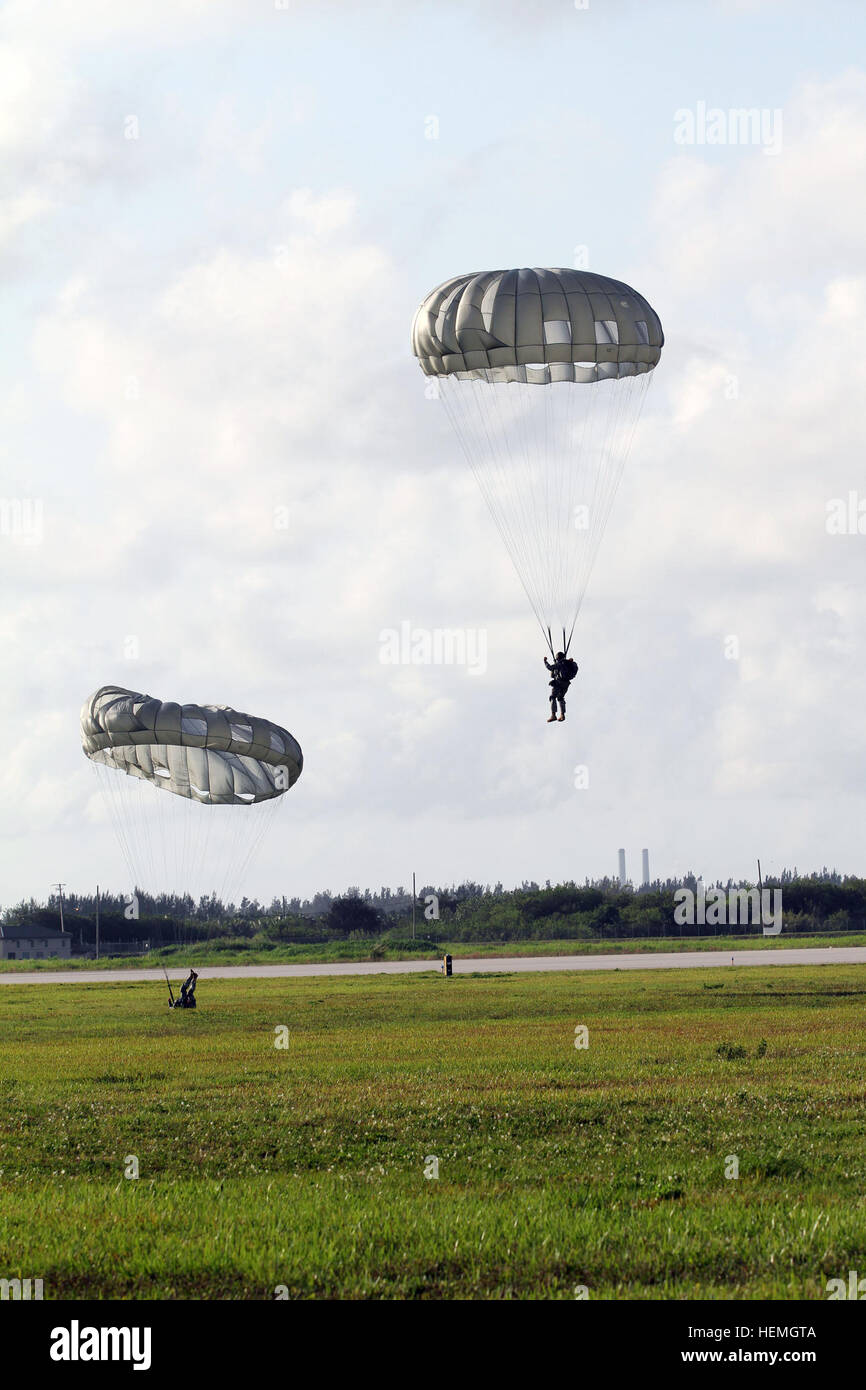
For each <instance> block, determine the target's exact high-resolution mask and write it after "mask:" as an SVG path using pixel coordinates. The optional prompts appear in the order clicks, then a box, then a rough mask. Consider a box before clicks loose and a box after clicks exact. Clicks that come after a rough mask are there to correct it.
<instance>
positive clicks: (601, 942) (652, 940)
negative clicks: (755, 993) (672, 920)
mask: <svg viewBox="0 0 866 1390" xmlns="http://www.w3.org/2000/svg"><path fill="white" fill-rule="evenodd" d="M792 946H796V947H802V948H805V947H814V946H823V947H827V946H836V947H838V946H866V935H864V934H863V933H862V932H848V933H832V934H831V933H830V932H826V933H823V934H822V933H816V934H814V935H812V936H793V935H786V934H785V933H784V932H783V933H781V934H780V935H779V936H763V935H762V934H760V933H758V934H757V935H755V936H686V937H681V936H661V937H660V936H651V937H614V938H610V937H606V938H604V939H595V940H592V941H575V940H574V939H573V938H570V939H567V940H564V941H556V940H553V941H455V942H447V941H443V942H442V943H441V944H440V945H436V946H434V945H431V944H430V943H429V942H423V941H418V942H417V943H416V944H414V945H413V944H412V943H410V942H408V941H407V942H401V943H399V944H396V943H395V942H394V941H392V940H389V939H388V938H387V937H385V938H383V939H382V940H381V941H357V940H354V941H353V940H347V941H328V942H321V943H318V944H316V945H300V944H291V943H281V944H278V945H275V946H274V947H273V948H272V949H266V948H262V947H257V946H255V945H253V944H250V946H249V948H248V949H242V950H223V949H220V948H219V947H217V946H216V945H215V944H214V943H212V942H199V943H197V944H196V945H194V946H171V947H167V948H165V949H164V950H161V951H151V952H149V953H148V954H146V955H136V956H104V957H103V958H102V959H101V960H99V961H94V960H87V959H85V958H83V957H80V956H77V957H75V958H74V959H72V960H39V961H35V960H19V961H5V960H4V961H0V973H4V972H7V971H8V972H12V973H15V972H22V973H26V972H28V971H30V970H38V971H51V970H123V969H129V970H140V969H142V968H144V967H146V966H155V965H156V966H158V965H162V964H165V965H170V966H172V967H173V968H180V969H186V968H188V966H190V965H195V966H201V965H278V964H280V963H281V962H284V961H285V962H292V961H293V962H295V963H296V964H298V965H301V964H306V963H310V964H312V963H314V962H317V961H320V962H328V961H366V960H437V961H438V960H441V959H442V957H443V956H444V955H445V954H446V953H447V954H450V955H452V956H454V957H455V958H458V959H461V960H467V959H476V960H483V959H485V958H487V957H490V956H493V957H496V958H499V957H507V956H610V955H621V954H627V955H633V954H636V953H640V952H644V951H652V952H662V953H664V952H668V951H764V950H775V949H782V950H788V949H789V948H790V947H792Z"/></svg>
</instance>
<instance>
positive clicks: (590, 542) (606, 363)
mask: <svg viewBox="0 0 866 1390" xmlns="http://www.w3.org/2000/svg"><path fill="white" fill-rule="evenodd" d="M663 344H664V334H663V332H662V326H661V322H660V320H659V317H658V315H657V314H656V312H655V310H654V309H653V308H652V306H651V305H650V304H649V303H648V302H647V300H646V299H644V298H643V296H642V295H640V294H638V293H637V291H636V290H633V289H632V288H631V287H630V286H629V285H626V284H623V282H622V281H620V280H612V279H610V278H609V277H608V276H606V275H595V274H591V273H590V272H588V271H583V270H565V269H560V270H539V269H535V270H528V269H524V270H491V271H481V272H476V273H473V274H471V275H459V276H456V277H454V278H453V279H451V280H446V281H445V283H444V284H442V285H440V286H439V287H438V288H437V289H435V290H433V291H432V293H431V294H429V295H428V296H427V298H426V299H425V300H424V301H423V303H422V304H421V307H420V308H419V310H418V312H417V314H416V315H415V321H414V324H413V327H412V348H413V351H414V353H415V355H416V357H417V358H418V361H419V364H420V366H421V370H422V371H423V372H424V374H425V375H426V376H428V377H434V378H436V385H435V390H434V388H432V387H431V392H432V393H433V394H435V395H436V396H437V397H438V398H439V399H441V400H442V402H443V404H444V406H445V409H446V411H447V414H448V416H449V419H450V421H451V424H452V425H453V427H454V429H455V432H456V434H457V437H458V440H459V442H460V445H461V447H462V449H463V452H464V454H465V456H466V459H467V462H468V463H469V465H470V467H471V468H472V470H473V472H474V474H475V476H476V479H477V480H478V483H479V485H480V487H481V491H482V493H483V495H484V498H485V500H486V502H487V505H488V507H489V509H490V511H491V513H492V515H493V519H494V521H495V522H496V525H497V527H498V529H499V532H500V534H501V536H502V539H503V541H504V543H505V545H506V548H507V550H508V553H509V554H510V556H511V559H512V562H513V564H514V567H515V569H516V570H517V573H518V575H519V577H520V580H521V582H522V584H523V587H524V589H525V590H526V594H527V597H528V598H529V601H530V603H531V605H532V608H533V610H534V612H535V615H536V617H537V618H538V621H539V623H540V625H541V628H542V631H543V632H544V634H545V638H546V640H547V643H548V645H549V646H550V648H551V650H553V645H554V637H553V633H556V634H557V636H556V638H555V641H556V642H557V643H558V642H559V636H558V634H559V632H560V631H561V632H562V635H563V642H564V643H565V647H566V650H567V647H568V643H569V641H570V639H571V634H572V632H573V630H574V624H575V622H576V620H577V615H578V613H579V611H580V606H581V602H582V600H583V596H584V592H585V590H586V586H587V583H588V581H589V575H590V572H591V570H592V566H593V563H594V561H595V557H596V554H597V552H598V548H599V545H600V544H601V538H602V535H603V533H604V529H605V526H606V523H607V519H608V515H609V513H610V508H611V506H612V503H613V499H614V496H615V493H616V489H617V485H618V483H619V479H620V476H621V473H622V469H623V466H624V464H625V459H626V455H627V453H628V449H629V445H630V443H631V438H632V435H633V433H634V429H635V427H636V424H637V420H638V417H639V415H640V410H641V406H642V404H643V399H644V395H645V393H646V388H647V385H648V382H649V380H650V378H651V374H652V371H653V368H654V367H655V366H656V364H657V362H658V361H659V358H660V356H661V349H662V346H663Z"/></svg>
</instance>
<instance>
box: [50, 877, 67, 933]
mask: <svg viewBox="0 0 866 1390" xmlns="http://www.w3.org/2000/svg"><path fill="white" fill-rule="evenodd" d="M64 886H65V885H64V884H62V883H52V885H51V887H52V888H56V889H57V891H58V892H59V894H60V930H61V932H65V930H66V928H65V927H64V925H63V889H64Z"/></svg>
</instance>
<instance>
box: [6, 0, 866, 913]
mask: <svg viewBox="0 0 866 1390" xmlns="http://www.w3.org/2000/svg"><path fill="white" fill-rule="evenodd" d="M864 53H866V11H864V9H863V7H862V5H860V4H859V3H858V0H825V3H823V4H822V5H820V6H816V5H814V4H812V3H796V0H793V2H792V0H788V3H785V4H782V3H772V0H751V2H750V0H739V2H736V0H718V2H717V3H711V0H706V3H701V4H694V3H691V2H690V3H686V0H651V2H650V3H646V0H641V2H640V3H638V2H637V0H634V3H631V2H630V0H589V4H588V5H587V6H586V7H585V8H584V7H583V5H582V4H575V3H574V0H545V3H544V4H543V5H534V6H526V5H518V4H516V3H510V2H505V3H503V0H475V3H465V0H461V3H459V4H458V3H456V2H455V3H451V0H436V3H435V4H426V3H420V0H409V3H406V0H400V3H398V2H397V0H394V3H392V4H388V3H381V4H377V3H373V2H372V0H370V3H366V4H361V5H348V4H346V3H341V2H340V0H332V3H328V4H322V3H316V4H313V3H309V4H305V3H301V2H300V0H277V3H276V4H275V3H274V0H207V3H205V2H204V0H151V3H149V4H148V5H138V6H135V5H117V4H116V3H114V0H75V3H74V4H73V3H58V4H56V5H54V6H52V7H51V15H50V22H48V21H47V18H46V12H45V10H44V7H42V6H41V5H39V4H37V3H35V0H9V3H7V4H6V6H5V8H4V10H3V12H2V15H0V169H2V175H0V177H2V197H0V277H2V303H3V313H2V327H0V351H2V374H0V411H2V421H3V428H2V432H0V501H2V509H0V569H2V588H0V642H2V646H0V713H2V717H3V727H4V729H5V730H6V748H5V756H4V757H3V759H2V761H0V788H2V800H0V815H2V822H3V823H2V828H0V854H2V866H0V903H3V904H9V903H10V902H14V901H16V900H17V899H19V898H21V897H22V896H28V897H29V896H30V895H34V896H36V897H44V896H45V895H46V894H47V892H48V891H49V888H50V885H51V883H52V882H54V881H56V880H58V879H62V880H65V881H66V882H67V883H68V884H69V885H70V887H72V888H75V889H79V890H82V891H86V890H88V889H90V888H91V887H92V886H93V885H94V884H95V883H96V882H97V881H99V882H100V883H102V884H104V885H108V886H111V887H113V888H115V889H120V888H123V887H125V886H126V881H127V878H128V873H127V870H126V868H125V865H124V862H123V860H122V858H121V856H120V853H119V849H118V846H117V843H116V840H115V837H114V834H113V830H112V825H111V822H110V818H109V816H108V814H107V812H106V809H105V807H104V805H103V803H102V800H101V799H100V797H99V795H98V789H97V788H95V785H94V781H95V779H94V777H93V776H92V771H91V769H90V768H89V766H88V764H87V762H86V760H85V759H84V758H83V756H82V753H81V749H80V743H79V737H78V714H79V709H80V706H81V703H82V700H83V698H84V697H85V696H86V695H87V694H88V693H89V692H91V691H92V690H94V689H95V688H96V687H98V686H100V685H103V684H108V683H116V684H118V685H122V686H127V687H131V688H133V689H135V690H143V691H147V692H149V693H151V694H154V695H157V696H158V697H159V698H161V699H174V700H179V701H181V702H183V701H199V702H202V703H210V702H213V703H226V704H231V705H233V706H235V707H236V708H240V709H242V710H249V711H252V712H253V713H258V714H262V715H265V716H268V717H270V718H272V719H274V720H276V721H277V722H279V723H282V724H285V725H286V726H287V727H288V728H290V729H291V730H292V731H293V733H294V734H295V735H296V736H297V738H298V739H299V741H300V742H301V744H302V746H303V749H304V753H305V757H306V767H305V770H304V774H303V777H302V778H301V781H300V782H299V783H298V785H297V786H296V787H295V788H294V789H293V790H292V791H291V793H290V794H289V795H288V796H287V797H286V798H285V805H284V806H283V807H282V808H281V810H280V816H279V818H278V819H277V820H276V821H275V823H274V827H272V830H271V833H270V835H269V837H268V839H267V841H266V843H265V845H264V846H263V848H262V850H261V853H260V856H259V858H258V860H257V861H256V866H255V872H254V873H253V874H252V876H251V878H250V880H249V881H248V882H246V883H244V884H243V887H244V888H246V889H247V890H248V891H250V892H254V893H257V894H258V895H259V896H270V895H271V894H272V893H281V892H284V893H286V894H289V895H292V894H295V893H300V894H309V893H312V892H313V891H315V890H316V889H320V888H330V889H332V890H334V891H338V890H340V889H342V888H345V887H346V886H347V885H349V884H361V885H362V886H377V885H379V884H381V883H389V884H391V885H397V884H398V883H405V882H407V881H409V880H410V879H411V873H412V870H413V868H414V869H416V870H417V873H418V876H419V880H421V881H425V882H452V881H460V880H461V879H463V878H466V877H471V878H474V879H480V880H484V881H490V882H494V881H497V880H501V881H502V882H504V883H506V884H513V883H515V882H519V881H521V880H522V879H523V878H534V879H536V880H539V881H543V880H545V879H547V878H550V879H551V880H554V881H555V880H558V879H565V878H577V879H582V878H583V877H584V876H586V875H589V876H597V875H601V874H604V873H607V872H611V871H613V869H614V868H615V865H616V852H617V849H618V848H619V846H621V845H622V846H624V847H625V848H626V850H627V854H628V863H629V869H630V871H631V872H632V873H635V874H636V873H637V872H638V871H639V860H640V850H641V848H642V847H644V846H647V847H648V848H649V850H650V855H651V864H652V869H653V873H654V875H655V874H658V875H660V876H665V875H667V874H672V873H677V872H683V871H685V870H686V869H688V868H692V869H694V870H695V871H697V872H703V873H704V875H705V876H708V877H715V876H717V875H718V876H722V877H727V875H728V874H732V875H735V876H738V875H741V874H748V873H749V872H750V871H751V870H752V868H753V864H754V860H755V857H756V856H757V855H760V856H761V858H762V860H763V861H764V863H765V864H767V865H769V866H771V867H776V868H781V867H782V866H783V865H788V866H793V865H794V864H796V865H798V866H799V867H800V868H801V869H812V868H815V867H820V866H821V865H822V864H833V865H836V866H838V867H839V868H840V869H842V870H845V871H848V872H857V871H862V868H863V847H862V826H863V823H864V810H866V798H864V787H863V773H864V753H866V733H864V718H863V711H864V707H866V678H864V665H863V655H862V650H863V637H864V623H866V597H864V573H866V570H864V566H866V469H864V434H866V430H864V401H866V354H864V346H866V344H864V327H863V325H864V322H866V273H864V252H863V247H864V243H866V182H864V179H863V169H864V167H866V64H864V63H863V58H862V55H863V54H864ZM740 108H748V109H751V108H754V109H755V110H756V112H757V113H758V117H759V119H758V120H757V122H756V124H755V126H754V128H752V127H751V126H750V127H749V130H748V132H747V133H746V134H745V138H744V132H743V131H742V130H741V129H740V128H739V126H738V125H737V124H736V122H735V121H732V120H730V119H729V113H730V112H731V111H734V110H737V109H740ZM713 112H716V113H721V116H722V117H723V118H724V119H723V120H722V123H721V125H719V123H718V122H719V117H718V115H717V116H715V117H714V116H713ZM708 113H709V120H710V122H712V120H715V121H716V126H715V129H716V131H718V130H721V131H722V132H723V133H726V134H727V138H726V140H725V143H710V142H709V138H708V131H709V132H711V131H712V126H711V125H708ZM579 257H583V258H584V259H585V260H586V261H587V262H588V265H589V267H590V269H592V270H595V271H599V272H601V273H603V274H610V275H614V276H616V277H617V278H620V279H623V280H625V281H627V282H628V283H630V284H633V285H635V286H637V287H638V288H639V289H640V290H641V291H642V292H643V293H644V294H645V295H646V296H647V298H648V299H649V300H650V301H651V303H652V304H653V305H654V306H655V307H656V309H657V310H658V312H659V314H660V316H661V318H662V321H663V323H664V327H665V333H666V346H665V350H664V354H663V357H662V362H661V365H660V366H659V368H658V370H657V372H656V374H655V375H656V379H655V382H654V384H653V389H652V391H651V392H650V396H649V399H648V404H647V408H646V410H645V413H644V416H643V418H642V422H641V427H640V432H639V435H638V436H637V438H636V440H635V444H634V447H633V450H632V454H631V457H630V459H629V463H628V467H627V471H626V474H625V477H624V479H623V483H622V486H621V488H620V492H619V495H618V497H617V501H616V505H615V507H614V511H613V514H612V517H611V521H610V524H609V526H608V530H607V535H606V538H605V542H604V545H603V547H602V550H601V554H600V557H599V560H598V563H597V566H596V569H595V572H594V574H593V576H592V580H591V583H590V588H589V593H588V597H587V599H586V602H585V605H584V608H583V611H582V614H581V619H580V626H579V631H578V637H577V656H578V660H579V661H580V665H581V673H580V676H579V678H578V682H577V684H576V686H575V688H574V692H573V698H571V699H570V705H569V719H568V721H567V722H566V723H565V724H564V725H562V726H560V725H556V726H550V727H548V726H547V724H546V723H545V722H544V721H545V717H546V714H547V708H546V703H545V701H546V694H547V689H546V684H545V680H546V677H545V674H544V671H543V668H542V666H541V656H542V654H543V648H542V646H541V645H540V641H539V634H538V630H537V628H536V627H535V625H534V619H533V618H532V615H531V613H530V611H529V609H528V605H527V604H526V600H525V598H524V595H523V592H522V590H521V588H520V585H519V583H518V581H517V579H516V578H515V575H514V572H513V571H512V569H511V567H510V564H509V562H508V559H507V556H505V554H504V552H503V550H502V549H501V543H500V540H499V537H498V535H497V533H496V531H495V529H494V527H493V526H492V524H491V522H490V520H489V517H488V515H487V512H486V510H485V508H484V504H483V501H482V499H481V497H480V494H479V493H478V491H477V488H476V485H475V483H474V481H473V479H472V477H471V475H470V474H468V473H467V470H466V467H465V464H463V463H462V462H461V461H460V459H459V457H458V454H457V451H456V449H455V446H454V441H453V437H452V436H451V434H450V432H449V428H448V424H447V421H446V420H445V419H444V418H443V416H442V412H441V407H439V406H438V405H437V403H435V402H431V401H429V400H427V399H425V395H424V379H423V377H422V376H421V374H420V372H419V371H418V368H417V364H416V363H415V361H414V359H413V358H412V356H411V353H410V350H409V342H408V335H409V328H410V324H411V320H412V316H413V313H414V311H415V308H416V307H417V304H418V302H419V300H420V299H421V298H422V297H423V295H424V294H425V293H426V292H427V291H428V290H429V289H431V288H432V287H433V286H434V285H436V284H438V283H439V282H440V281H442V280H444V279H446V278H447V277H449V276H451V275H453V274H456V273H459V272H462V271H468V270H477V269H481V268H485V267H497V266H512V265H515V266H520V265H529V266H533V265H539V266H544V265H551V266H570V265H574V264H575V263H576V258H579ZM851 494H854V496H853V497H851V496H850V495H851ZM834 499H843V500H844V503H845V509H846V516H845V518H843V521H842V522H841V523H840V524H836V523H831V525H830V528H829V529H828V506H829V507H830V508H831V510H832V506H833V501H834ZM861 501H862V504H863V510H864V517H863V519H862V526H863V532H864V534H858V531H857V508H858V505H859V504H860V502H861ZM849 512H850V513H851V516H848V513H849ZM834 515H835V513H834ZM852 518H853V524H852ZM840 530H841V532H842V533H841V534H839V533H838V532H839V531H840ZM404 622H409V623H411V624H412V625H413V627H418V628H423V629H425V630H428V631H431V632H432V631H434V630H436V629H442V628H460V629H463V630H467V631H471V632H479V633H483V634H484V637H485V640H486V642H487V659H486V665H485V669H484V670H483V671H472V670H471V669H468V668H467V667H466V666H456V665H450V666H449V665H425V666H413V665H399V664H398V665H389V664H383V662H382V661H381V660H380V651H381V635H382V633H383V631H384V630H386V629H390V628H399V626H400V624H401V623H404ZM587 782H588V785H584V783H587ZM163 795H164V794H163Z"/></svg>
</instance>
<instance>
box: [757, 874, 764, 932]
mask: <svg viewBox="0 0 866 1390" xmlns="http://www.w3.org/2000/svg"><path fill="white" fill-rule="evenodd" d="M758 911H759V913H760V916H761V931H762V932H763V930H764V885H763V883H762V882H761V861H760V859H759V860H758Z"/></svg>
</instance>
